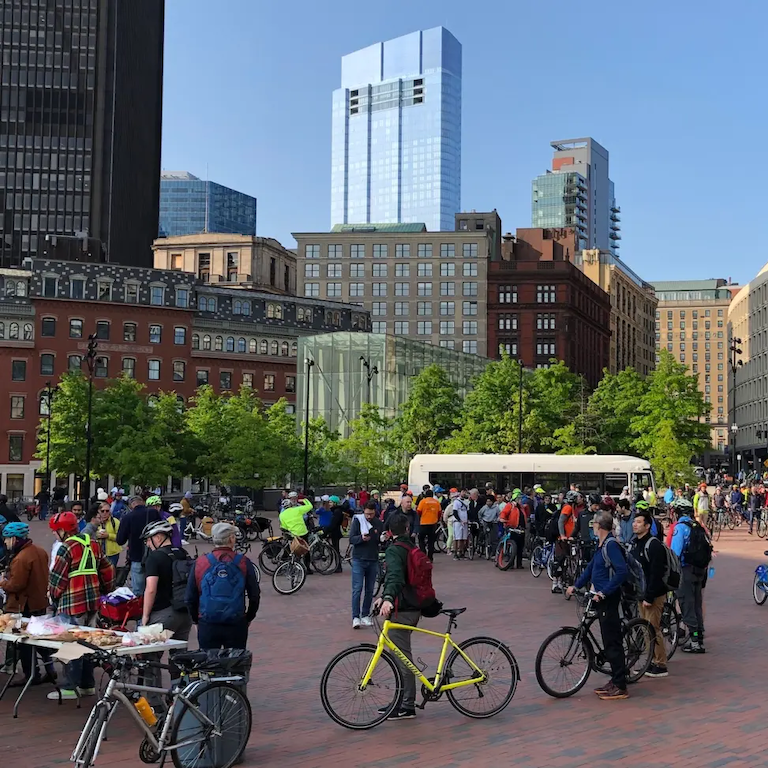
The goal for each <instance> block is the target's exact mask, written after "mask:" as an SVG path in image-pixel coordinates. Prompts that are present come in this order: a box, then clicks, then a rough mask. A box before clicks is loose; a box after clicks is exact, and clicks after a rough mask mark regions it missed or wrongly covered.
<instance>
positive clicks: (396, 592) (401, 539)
mask: <svg viewBox="0 0 768 768" xmlns="http://www.w3.org/2000/svg"><path fill="white" fill-rule="evenodd" d="M400 543H402V544H406V545H407V547H403V546H400ZM411 547H413V542H412V541H411V539H410V537H408V536H398V538H396V539H395V541H394V542H393V543H392V544H390V545H389V546H388V547H387V551H386V555H385V558H386V564H387V575H386V576H385V577H384V587H383V589H382V593H383V595H384V599H385V600H389V602H390V603H392V604H393V605H395V606H396V608H397V609H398V610H401V611H418V610H420V609H419V608H418V607H417V606H415V605H413V604H411V603H409V602H408V599H407V598H406V596H405V594H404V592H403V590H404V588H405V586H406V584H407V583H408V550H409V549H410V548H411Z"/></svg>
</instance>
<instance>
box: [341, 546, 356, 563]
mask: <svg viewBox="0 0 768 768" xmlns="http://www.w3.org/2000/svg"><path fill="white" fill-rule="evenodd" d="M352 549H353V547H352V545H351V544H347V551H346V552H345V553H344V555H343V557H342V558H341V559H342V560H343V561H344V562H345V563H351V562H352Z"/></svg>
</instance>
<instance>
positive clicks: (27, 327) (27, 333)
mask: <svg viewBox="0 0 768 768" xmlns="http://www.w3.org/2000/svg"><path fill="white" fill-rule="evenodd" d="M33 334H34V327H33V325H32V323H24V330H23V338H24V341H32V336H33Z"/></svg>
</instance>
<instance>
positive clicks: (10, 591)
mask: <svg viewBox="0 0 768 768" xmlns="http://www.w3.org/2000/svg"><path fill="white" fill-rule="evenodd" d="M3 543H4V545H5V548H6V550H7V551H8V554H9V555H10V565H9V567H8V571H7V574H6V576H5V578H2V579H0V589H2V590H4V591H5V593H6V603H5V611H6V612H8V613H20V614H21V615H22V616H44V615H45V613H46V611H47V609H48V553H47V552H46V551H45V550H44V549H43V548H42V547H38V546H37V544H35V543H34V542H33V541H32V539H30V538H29V525H27V523H8V524H7V525H5V526H4V527H3ZM39 653H40V656H41V657H42V658H43V660H44V665H45V669H46V674H45V676H44V677H41V676H40V673H39V672H38V670H37V668H35V669H34V672H33V670H32V649H31V648H30V647H29V646H25V645H24V644H22V645H21V652H20V656H21V668H22V669H23V670H24V679H23V680H22V681H19V682H18V683H11V686H9V687H21V686H24V685H26V684H27V681H28V680H29V679H30V678H32V683H31V684H32V685H40V683H44V682H50V683H53V682H55V680H56V673H55V672H54V669H53V663H52V662H51V661H50V656H51V651H47V652H46V651H44V650H43V649H40V652H39Z"/></svg>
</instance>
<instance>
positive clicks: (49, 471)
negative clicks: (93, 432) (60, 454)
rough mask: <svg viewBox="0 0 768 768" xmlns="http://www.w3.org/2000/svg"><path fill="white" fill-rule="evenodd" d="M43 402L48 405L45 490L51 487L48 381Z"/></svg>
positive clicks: (50, 395)
mask: <svg viewBox="0 0 768 768" xmlns="http://www.w3.org/2000/svg"><path fill="white" fill-rule="evenodd" d="M45 402H46V405H47V406H48V434H47V436H46V439H45V473H46V475H47V476H48V478H47V480H46V482H45V488H44V489H43V490H46V491H47V490H48V489H49V488H50V487H51V408H52V405H51V404H52V402H53V387H52V386H51V382H50V381H46V382H45Z"/></svg>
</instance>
